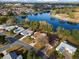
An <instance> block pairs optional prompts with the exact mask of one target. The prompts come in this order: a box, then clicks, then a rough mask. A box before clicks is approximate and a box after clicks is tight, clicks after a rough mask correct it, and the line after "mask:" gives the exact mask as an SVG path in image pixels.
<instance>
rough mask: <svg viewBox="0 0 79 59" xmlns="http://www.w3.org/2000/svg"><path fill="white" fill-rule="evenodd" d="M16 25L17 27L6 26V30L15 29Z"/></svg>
mask: <svg viewBox="0 0 79 59" xmlns="http://www.w3.org/2000/svg"><path fill="white" fill-rule="evenodd" d="M15 27H16V26H8V27H6V28H5V30H7V31H11V30H13V29H14V28H15Z"/></svg>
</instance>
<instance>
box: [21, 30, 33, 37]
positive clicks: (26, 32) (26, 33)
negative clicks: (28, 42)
mask: <svg viewBox="0 0 79 59" xmlns="http://www.w3.org/2000/svg"><path fill="white" fill-rule="evenodd" d="M32 33H33V31H31V30H29V29H27V30H24V31H22V32H21V33H20V34H21V35H24V36H25V35H27V36H30V35H31V34H32Z"/></svg>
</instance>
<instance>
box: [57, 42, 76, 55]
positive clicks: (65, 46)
mask: <svg viewBox="0 0 79 59" xmlns="http://www.w3.org/2000/svg"><path fill="white" fill-rule="evenodd" d="M56 50H57V51H60V52H63V51H64V50H67V51H68V52H69V53H71V54H73V53H74V52H76V50H77V48H76V47H73V46H71V45H69V44H67V43H66V42H61V43H60V45H59V46H58V47H57V48H56Z"/></svg>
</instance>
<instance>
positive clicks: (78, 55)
mask: <svg viewBox="0 0 79 59" xmlns="http://www.w3.org/2000/svg"><path fill="white" fill-rule="evenodd" d="M73 59H79V48H78V49H77V51H76V52H75V53H74V55H73Z"/></svg>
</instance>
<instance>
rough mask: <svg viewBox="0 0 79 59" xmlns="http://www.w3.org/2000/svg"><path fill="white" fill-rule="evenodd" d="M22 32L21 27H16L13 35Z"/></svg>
mask: <svg viewBox="0 0 79 59" xmlns="http://www.w3.org/2000/svg"><path fill="white" fill-rule="evenodd" d="M22 31H24V28H23V27H17V28H16V29H15V30H14V33H16V34H18V33H20V32H22Z"/></svg>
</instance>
